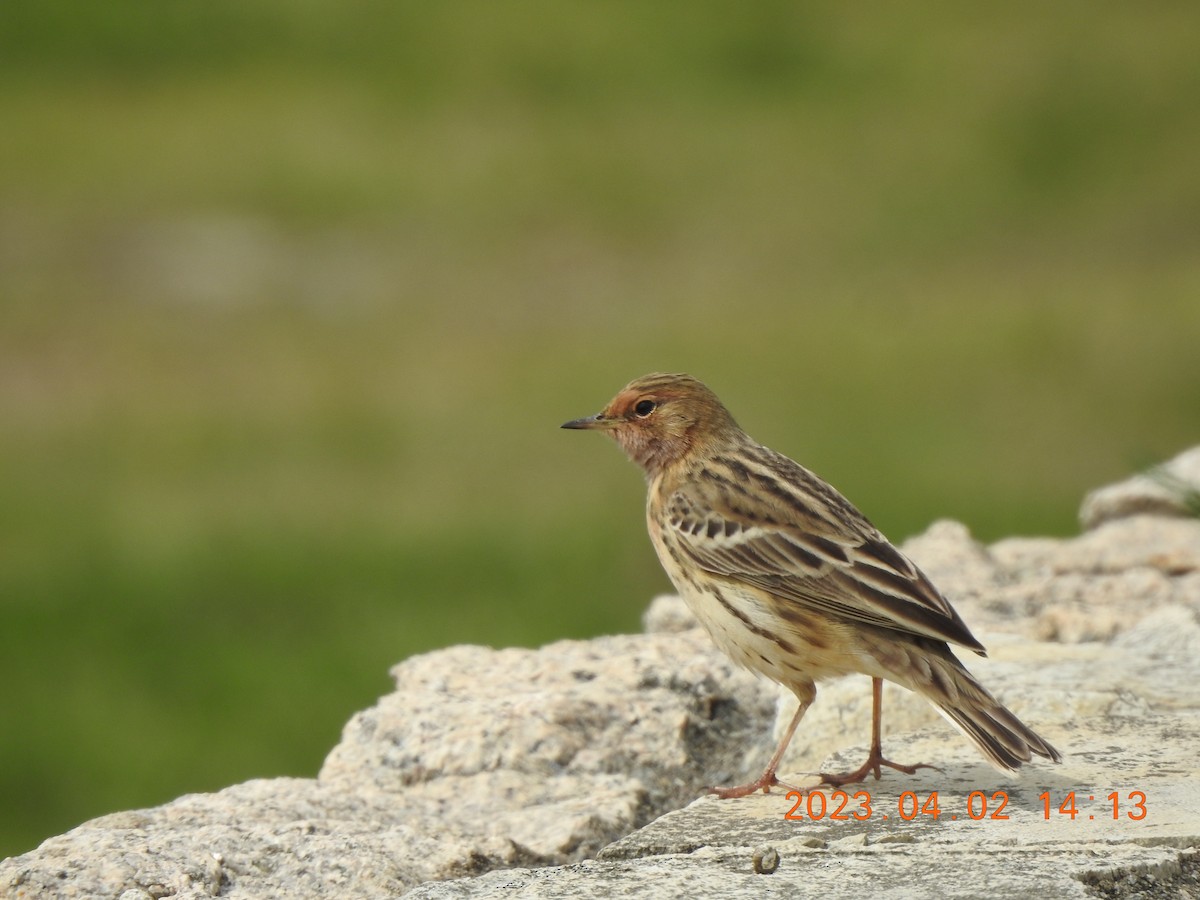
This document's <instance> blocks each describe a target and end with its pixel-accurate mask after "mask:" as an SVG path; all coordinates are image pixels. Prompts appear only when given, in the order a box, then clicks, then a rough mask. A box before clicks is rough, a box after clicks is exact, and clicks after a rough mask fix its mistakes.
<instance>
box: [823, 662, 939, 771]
mask: <svg viewBox="0 0 1200 900" xmlns="http://www.w3.org/2000/svg"><path fill="white" fill-rule="evenodd" d="M871 699H872V704H871V752H870V753H868V754H867V761H866V762H865V763H863V764H862V765H861V766H860V767H859V768H857V769H855V770H854V771H853V772H846V773H844V774H842V775H831V774H829V773H826V772H822V773H821V784H823V785H826V784H827V785H829V786H830V787H841V786H842V785H843V784H856V783H858V782H860V781H865V780H866V777H867V773H868V772H872V773H874V775H875V780H876V781H878V780H879V779H880V777H881V776H882V774H883V773H882V772H881V771H880V767H881V766H887V767H888V768H889V769H895V770H896V771H898V772H903V773H904V774H905V775H913V774H916V771H917V769H935V770H936V771H938V772H940V771H941V769H938V767H937V766H931V765H929V764H928V763H917V764H916V765H912V766H906V765H903V764H902V763H896V762H892V761H891V760H890V759H884V757H883V740H882V736H881V726H882V723H883V679H882V678H872V679H871Z"/></svg>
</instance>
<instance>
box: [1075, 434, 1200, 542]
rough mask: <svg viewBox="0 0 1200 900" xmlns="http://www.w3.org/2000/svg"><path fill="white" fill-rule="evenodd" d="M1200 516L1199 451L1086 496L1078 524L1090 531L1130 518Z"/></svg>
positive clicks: (1198, 448)
mask: <svg viewBox="0 0 1200 900" xmlns="http://www.w3.org/2000/svg"><path fill="white" fill-rule="evenodd" d="M1144 514H1148V515H1154V516H1190V517H1192V518H1195V517H1196V516H1200V447H1193V448H1192V449H1190V450H1186V451H1184V452H1183V453H1180V454H1179V455H1178V456H1176V457H1175V458H1174V459H1172V460H1170V461H1168V462H1165V463H1163V464H1162V465H1160V466H1155V467H1154V468H1153V469H1151V470H1150V471H1149V472H1148V473H1146V474H1144V475H1134V476H1133V477H1132V478H1130V479H1128V480H1126V481H1122V482H1120V483H1119V484H1110V485H1108V486H1107V487H1102V488H1099V489H1098V490H1095V491H1092V492H1091V493H1089V494H1088V495H1087V496H1086V497H1085V498H1084V500H1083V506H1082V508H1081V509H1080V510H1079V521H1080V522H1081V523H1082V524H1083V527H1084V528H1085V529H1092V528H1095V527H1097V526H1098V525H1101V524H1102V523H1104V522H1108V521H1111V520H1112V519H1121V518H1124V517H1126V516H1134V515H1144Z"/></svg>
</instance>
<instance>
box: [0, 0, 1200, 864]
mask: <svg viewBox="0 0 1200 900" xmlns="http://www.w3.org/2000/svg"><path fill="white" fill-rule="evenodd" d="M1198 33H1200V7H1197V6H1196V5H1195V4H1194V3H1153V4H1137V5H1133V6H1131V5H1126V4H1106V3H1100V4H1081V3H1075V4H1041V3H1015V4H1005V5H1000V6H996V5H993V6H992V7H989V8H984V7H978V6H970V7H953V6H951V7H946V6H945V5H942V4H928V5H926V4H921V3H909V4H843V3H837V2H818V3H808V4H804V5H800V4H780V3H758V4H711V3H688V4H646V3H641V2H637V3H634V2H628V3H620V2H617V3H604V4H577V3H557V4H541V3H528V2H510V3H505V4H497V3H454V4H426V3H400V2H397V3H391V4H366V3H345V4H335V3H321V2H306V0H299V2H298V0H286V2H285V0H237V2H233V0H206V2H204V3H161V4H149V5H148V4H144V3H141V2H136V0H106V2H103V3H96V2H83V0H75V2H67V0H41V2H33V0H8V2H5V3H4V4H3V5H2V6H0V79H2V84H0V431H2V438H0V685H2V686H0V697H2V707H0V715H2V717H3V727H2V728H0V856H3V855H7V854H10V853H15V852H20V851H23V850H26V849H29V848H31V847H32V846H34V845H35V844H36V843H38V842H39V841H40V840H41V839H43V838H45V837H46V836H48V835H50V834H52V833H55V832H58V831H62V830H65V829H66V828H68V827H70V826H72V825H74V824H76V823H78V822H80V821H82V820H84V819H87V818H89V817H92V816H95V815H98V814H101V813H104V812H108V811H112V810H115V809H121V808H130V807H136V806H144V805H151V804H156V803H160V802H164V801H166V800H169V799H170V798H172V797H174V796H176V795H178V794H181V793H184V792H189V791H204V790H212V789H215V788H218V787H221V786H224V785H227V784H230V783H233V782H236V781H239V780H244V779H247V778H251V777H255V776H270V775H281V774H296V775H313V774H314V773H315V772H316V771H317V769H318V767H319V766H320V763H321V760H322V758H323V756H324V754H325V753H326V752H327V751H328V750H329V749H330V748H331V747H332V746H333V745H334V744H335V743H336V741H337V740H338V737H339V732H340V728H341V725H342V723H343V722H344V721H345V720H346V719H347V718H348V717H349V716H350V715H351V713H353V712H354V711H355V710H356V709H360V708H362V707H365V706H368V705H370V704H371V703H372V702H373V701H374V699H375V697H376V696H378V695H379V694H382V693H385V692H386V691H387V690H388V689H389V685H390V682H389V680H388V677H387V669H388V667H389V666H390V665H391V664H393V663H395V662H396V661H398V660H400V659H403V658H404V657H406V656H409V655H410V654H413V653H418V652H422V651H427V650H431V649H434V648H437V647H441V646H445V645H448V644H452V643H457V642H478V643H486V644H492V645H506V644H521V645H536V644H539V643H542V642H546V641H550V640H554V639H557V638H565V637H580V638H582V637H587V636H589V635H595V634H600V633H604V632H620V631H630V630H633V629H636V628H638V617H639V614H640V612H641V611H642V609H643V608H644V606H645V604H646V603H647V601H648V600H649V599H650V598H651V597H652V596H653V595H654V594H655V593H657V592H660V591H662V590H664V589H666V587H667V583H666V580H665V578H664V577H663V576H662V574H661V573H660V571H659V569H658V566H657V563H656V561H655V560H654V557H653V553H652V551H651V549H650V547H649V543H648V541H647V539H646V537H645V534H644V530H643V525H642V511H641V505H642V492H643V486H642V482H641V478H640V476H639V474H638V472H637V470H636V469H635V468H634V467H633V466H632V465H631V464H629V463H628V462H626V461H624V460H623V459H622V458H621V457H620V454H619V453H618V451H617V450H616V448H615V447H613V446H611V445H610V444H609V443H608V442H606V441H603V440H601V439H600V438H598V437H596V436H594V435H581V434H575V433H565V432H560V431H559V430H558V425H559V423H560V422H562V421H563V420H565V419H568V418H573V417H575V416H580V415H585V414H589V413H592V412H595V411H596V410H597V409H599V408H600V406H601V405H602V404H603V403H604V402H605V401H606V400H607V399H608V398H609V397H610V396H611V395H612V394H613V393H614V392H615V391H616V390H617V389H618V388H619V387H620V386H621V385H622V384H624V383H625V382H626V381H627V380H629V379H630V378H632V377H634V376H636V375H640V374H642V373H644V372H647V371H652V370H685V371H690V372H692V373H693V374H695V375H697V376H699V377H701V378H703V379H705V380H706V381H708V382H709V383H710V384H711V385H712V386H713V387H714V388H715V389H716V390H717V391H718V392H719V393H720V394H721V396H722V397H723V398H724V399H725V400H726V402H727V403H728V404H729V405H730V407H731V408H732V409H733V410H734V412H735V414H736V415H737V416H738V418H739V420H740V421H741V422H742V424H743V425H744V426H746V428H747V430H749V431H750V432H751V433H752V434H754V435H755V436H756V437H758V438H759V439H760V440H763V441H764V442H766V443H768V444H770V445H772V446H774V447H776V448H777V449H780V450H783V451H785V452H787V453H789V454H790V455H792V456H795V457H798V458H799V459H801V460H802V461H804V462H805V463H806V464H808V465H809V466H811V467H812V468H814V469H816V470H817V471H818V472H820V473H821V474H823V475H824V476H826V477H827V478H829V479H830V480H831V481H833V482H834V483H835V484H837V485H838V486H839V487H841V488H842V489H843V490H844V491H845V492H846V493H847V494H848V495H849V496H850V497H851V498H852V499H853V500H855V501H857V502H858V504H859V505H860V506H862V507H863V508H864V510H865V511H866V512H867V514H868V515H870V516H871V517H872V518H873V519H874V520H875V521H876V523H877V524H879V525H880V527H882V528H883V529H884V530H885V531H886V532H888V533H889V534H890V535H892V536H893V537H894V538H896V539H900V538H903V537H905V536H908V535H910V534H912V533H914V532H917V531H920V530H921V529H923V528H924V527H925V526H926V525H927V524H928V523H929V522H930V521H931V520H933V519H936V518H939V517H953V518H957V519H960V520H962V521H964V522H965V523H967V524H968V525H969V526H970V528H971V529H972V531H973V532H974V533H975V534H977V535H978V536H979V537H981V538H983V539H994V538H997V537H1000V536H1003V535H1007V534H1014V533H1023V534H1069V533H1072V532H1073V531H1074V530H1075V529H1076V519H1075V515H1076V509H1077V507H1078V503H1079V500H1080V498H1081V496H1082V494H1083V493H1084V492H1085V491H1086V490H1087V489H1089V488H1091V487H1093V486H1096V485H1099V484H1102V483H1104V482H1107V481H1110V480H1113V479H1118V478H1121V477H1123V476H1125V475H1126V474H1127V473H1129V472H1130V471H1131V470H1133V469H1136V468H1139V467H1142V466H1145V465H1147V464H1149V463H1152V462H1155V461H1158V460H1161V459H1163V458H1165V457H1167V456H1170V455H1173V454H1174V453H1176V452H1178V451H1179V450H1181V449H1183V448H1185V447H1187V446H1189V445H1191V444H1194V443H1196V442H1197V440H1198V439H1200V363H1198V356H1200V342H1198V340H1197V336H1198V335H1200V165H1198V162H1197V161H1198V160H1200V103H1197V97H1200V54H1198V53H1197V52H1196V35H1197V34H1198Z"/></svg>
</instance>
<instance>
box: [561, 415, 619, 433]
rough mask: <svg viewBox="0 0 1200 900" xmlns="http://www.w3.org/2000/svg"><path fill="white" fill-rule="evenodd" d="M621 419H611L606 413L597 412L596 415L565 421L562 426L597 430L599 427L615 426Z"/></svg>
mask: <svg viewBox="0 0 1200 900" xmlns="http://www.w3.org/2000/svg"><path fill="white" fill-rule="evenodd" d="M620 421H621V420H620V419H609V418H607V417H605V415H604V413H596V414H595V415H594V416H587V417H585V418H582V419H572V420H571V421H570V422H563V424H562V427H563V428H574V429H587V430H589V431H595V430H597V429H608V428H615V427H616V426H617V424H618V423H619V422H620Z"/></svg>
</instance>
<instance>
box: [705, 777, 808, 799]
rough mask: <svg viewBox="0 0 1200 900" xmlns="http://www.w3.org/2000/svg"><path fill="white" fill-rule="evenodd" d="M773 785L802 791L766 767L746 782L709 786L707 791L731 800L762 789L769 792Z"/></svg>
mask: <svg viewBox="0 0 1200 900" xmlns="http://www.w3.org/2000/svg"><path fill="white" fill-rule="evenodd" d="M775 785H779V786H780V787H781V788H784V789H786V790H788V791H800V792H801V793H804V789H803V788H798V787H796V786H795V785H791V784H788V783H787V782H785V781H780V780H779V779H778V778H776V777H775V772H774V770H772V769H767V771H765V772H763V773H762V775H760V776H759V777H758V778H756V779H755V780H754V781H751V782H750V783H748V784H739V785H736V786H734V787H710V788H709V789H708V792H709V793H710V794H716V795H717V796H718V797H720V798H721V799H722V800H732V799H733V798H734V797H748V796H749V795H750V794H753V793H754V792H755V791H762V792H763V793H764V794H767V793H770V791H771V788H772V787H774V786H775Z"/></svg>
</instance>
